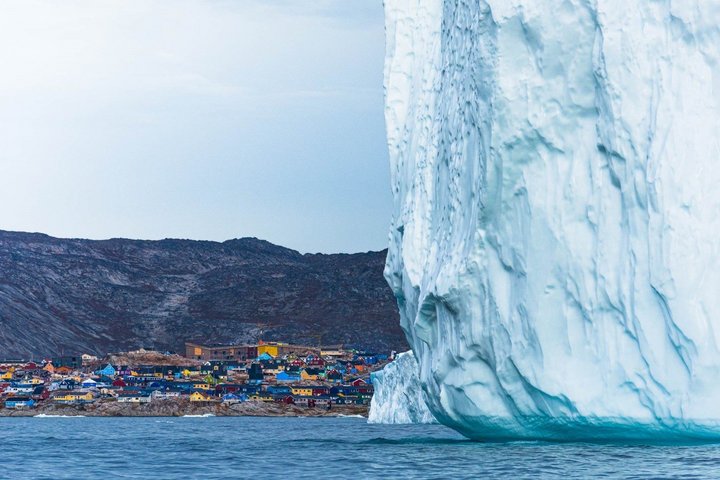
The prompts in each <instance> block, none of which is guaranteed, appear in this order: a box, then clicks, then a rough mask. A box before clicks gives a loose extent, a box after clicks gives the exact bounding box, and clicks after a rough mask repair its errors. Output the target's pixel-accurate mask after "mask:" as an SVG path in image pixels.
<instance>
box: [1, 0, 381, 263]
mask: <svg viewBox="0 0 720 480" xmlns="http://www.w3.org/2000/svg"><path fill="white" fill-rule="evenodd" d="M383 59H384V31H383V11H382V0H235V1H223V0H163V1H160V0H123V1H120V0H103V1H97V0H82V1H81V0H63V1H62V2H58V1H47V0H43V1H39V0H5V1H3V2H2V3H0V69H1V70H2V75H0V229H2V230H13V231H31V232H42V233H47V234H50V235H53V236H58V237H65V238H93V239H104V238H115V237H124V238H142V239H162V238H191V239H202V240H218V241H222V240H227V239H231V238H239V237H248V236H252V237H258V238H263V239H265V240H268V241H271V242H273V243H277V244H280V245H284V246H287V247H290V248H293V249H296V250H299V251H301V252H325V253H334V252H358V251H367V250H379V249H382V248H385V246H386V243H387V232H388V226H389V222H390V215H391V197H390V181H389V167H388V159H387V148H386V142H385V125H384V118H383V96H382V95H383V91H382V69H383Z"/></svg>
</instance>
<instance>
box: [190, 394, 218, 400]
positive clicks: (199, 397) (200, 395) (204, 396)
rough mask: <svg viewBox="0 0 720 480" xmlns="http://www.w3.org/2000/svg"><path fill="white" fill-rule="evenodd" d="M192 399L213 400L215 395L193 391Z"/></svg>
mask: <svg viewBox="0 0 720 480" xmlns="http://www.w3.org/2000/svg"><path fill="white" fill-rule="evenodd" d="M190 401H191V402H212V401H213V397H211V396H210V395H208V394H207V393H205V392H193V393H192V395H190Z"/></svg>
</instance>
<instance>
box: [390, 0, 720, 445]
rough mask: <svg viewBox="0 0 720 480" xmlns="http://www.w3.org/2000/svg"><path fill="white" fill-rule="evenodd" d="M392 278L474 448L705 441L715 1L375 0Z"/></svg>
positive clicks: (719, 182)
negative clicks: (381, 5)
mask: <svg viewBox="0 0 720 480" xmlns="http://www.w3.org/2000/svg"><path fill="white" fill-rule="evenodd" d="M385 8H386V33H387V58H386V66H385V88H386V123H387V132H388V143H389V148H390V155H391V169H392V188H393V195H394V202H395V204H394V211H395V213H394V219H393V228H392V231H391V232H392V233H391V244H390V252H389V255H388V262H387V267H386V277H387V279H388V281H389V283H390V285H391V286H392V288H393V290H394V291H395V295H396V297H397V299H398V304H399V306H400V310H401V322H402V327H403V329H404V330H405V332H406V334H407V337H408V339H409V341H410V344H411V346H412V348H413V350H414V352H415V355H416V356H417V359H418V363H419V369H420V380H421V383H422V385H423V387H424V389H425V390H426V392H427V394H428V404H429V407H430V409H431V410H432V412H433V413H434V415H435V416H436V417H437V419H438V420H439V421H440V422H442V423H444V424H446V425H449V426H451V427H453V428H455V429H457V430H459V431H461V432H462V433H464V434H465V435H467V436H470V437H473V438H557V439H568V438H578V439H583V438H639V439H645V438H658V437H660V436H664V437H665V438H670V437H674V436H677V437H691V438H695V437H703V438H707V437H711V438H720V347H719V345H720V301H718V293H720V238H719V237H720V164H719V163H718V156H719V155H718V154H719V153H720V145H719V143H720V135H718V131H720V66H719V65H718V60H719V53H720V28H719V27H718V26H720V3H719V2H714V1H707V0H683V1H672V0H671V1H664V2H656V1H639V2H627V1H620V0H564V1H562V0H557V1H551V0H486V1H482V0H386V5H385Z"/></svg>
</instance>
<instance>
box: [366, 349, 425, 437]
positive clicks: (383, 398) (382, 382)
mask: <svg viewBox="0 0 720 480" xmlns="http://www.w3.org/2000/svg"><path fill="white" fill-rule="evenodd" d="M371 379H372V384H373V386H374V387H375V394H374V395H373V398H372V403H371V405H370V415H369V416H368V422H369V423H386V424H388V423H390V424H408V423H436V422H435V418H434V417H433V415H432V413H430V410H428V407H427V399H426V398H425V392H423V390H422V387H421V386H420V379H419V378H418V364H417V361H416V360H415V356H414V355H413V352H412V351H410V352H405V353H401V354H399V355H398V356H397V357H396V358H395V360H394V361H393V362H391V363H389V364H388V365H386V366H385V368H383V369H382V370H381V371H379V372H374V373H372V374H371Z"/></svg>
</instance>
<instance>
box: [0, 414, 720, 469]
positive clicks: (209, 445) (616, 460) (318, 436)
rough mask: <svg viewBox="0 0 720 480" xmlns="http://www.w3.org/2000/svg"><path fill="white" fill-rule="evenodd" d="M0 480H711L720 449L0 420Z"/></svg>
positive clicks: (414, 430)
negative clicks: (507, 441) (482, 479)
mask: <svg viewBox="0 0 720 480" xmlns="http://www.w3.org/2000/svg"><path fill="white" fill-rule="evenodd" d="M0 428H2V432H3V440H2V448H1V449H0V452H1V453H0V454H1V455H2V463H1V464H0V478H9V479H16V478H33V479H85V478H88V479H91V478H152V479H175V478H202V479H220V478H223V479H224V478H253V479H261V478H268V479H269V478H290V479H305V478H311V479H316V480H320V479H325V478H348V479H364V478H382V479H386V478H387V479H392V478H409V479H415V478H417V479H463V478H511V479H522V478H527V479H537V478H563V479H567V478H718V477H720V445H714V444H704V445H675V446H668V445H622V444H582V443H543V442H514V443H478V442H471V441H468V440H465V439H464V438H463V437H461V436H460V435H458V434H456V433H455V432H453V431H451V430H449V429H447V428H445V427H442V426H439V425H408V426H397V425H368V424H367V423H366V421H365V420H364V419H361V418H248V417H233V418H220V417H217V418H216V417H209V418H4V419H1V420H0Z"/></svg>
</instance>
